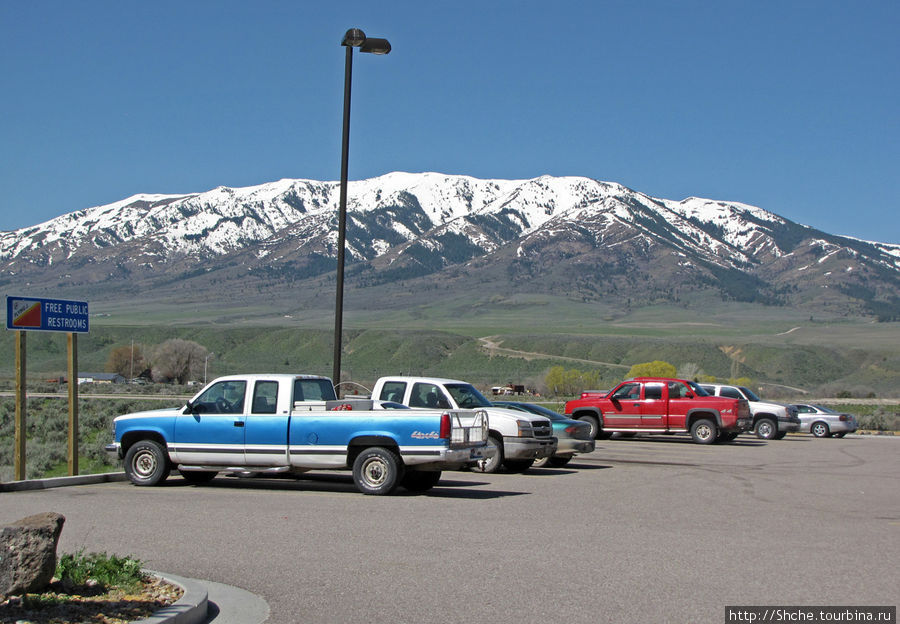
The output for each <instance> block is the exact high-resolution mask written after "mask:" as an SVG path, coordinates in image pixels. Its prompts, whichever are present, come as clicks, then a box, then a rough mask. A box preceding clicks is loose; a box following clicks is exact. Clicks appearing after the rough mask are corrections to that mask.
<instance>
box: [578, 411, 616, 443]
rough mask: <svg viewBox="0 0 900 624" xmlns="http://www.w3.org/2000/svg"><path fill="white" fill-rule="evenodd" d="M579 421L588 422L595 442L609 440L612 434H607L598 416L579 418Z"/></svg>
mask: <svg viewBox="0 0 900 624" xmlns="http://www.w3.org/2000/svg"><path fill="white" fill-rule="evenodd" d="M577 420H580V421H582V422H586V423H587V424H589V425H590V426H591V437H592V438H594V439H595V440H609V438H610V436H612V434H611V433H606V432H605V431H603V429H602V428H601V426H600V419H599V418H598V417H596V416H579V417H578V418H577Z"/></svg>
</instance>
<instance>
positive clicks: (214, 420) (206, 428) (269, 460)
mask: <svg viewBox="0 0 900 624" xmlns="http://www.w3.org/2000/svg"><path fill="white" fill-rule="evenodd" d="M373 403H374V402H373V401H371V400H369V401H354V400H344V401H338V400H334V388H333V387H332V385H331V380H330V379H328V378H327V377H314V376H309V375H285V374H269V375H230V376H227V377H220V378H219V379H216V380H214V381H212V382H210V384H209V385H208V386H206V387H205V388H204V389H203V390H201V391H200V392H199V393H198V394H197V395H196V396H195V397H194V398H192V399H191V400H190V401H188V402H187V404H186V405H185V406H184V407H178V408H174V409H171V408H170V409H163V410H153V411H149V412H139V413H136V414H126V415H124V416H119V417H118V418H116V419H115V421H114V422H115V425H114V427H115V438H114V441H113V442H112V443H111V444H108V445H106V451H107V452H108V453H110V454H111V455H113V456H114V457H117V458H119V459H122V460H124V462H125V474H126V475H127V476H128V478H129V479H130V480H131V482H132V483H134V484H135V485H157V484H159V483H162V482H163V481H164V480H165V479H166V478H167V477H168V476H169V472H170V471H171V470H172V469H173V468H177V469H178V471H179V472H180V473H181V475H182V476H183V477H184V478H185V479H186V480H188V481H190V482H192V483H203V482H206V481H209V480H210V479H213V478H215V476H216V475H217V474H218V473H219V472H232V473H237V474H239V475H245V476H246V475H262V476H265V475H271V474H296V473H302V472H305V471H308V470H348V469H352V470H353V480H354V483H355V484H356V487H357V489H358V490H359V491H360V492H362V493H363V494H376V495H382V494H390V493H391V492H393V491H394V490H395V489H396V488H397V487H404V488H406V489H407V490H410V491H414V492H423V491H426V490H428V489H430V488H431V487H433V486H434V485H436V484H437V482H438V480H439V479H440V476H441V470H456V469H459V468H462V467H464V466H468V465H472V464H474V463H475V462H477V461H481V460H484V459H485V458H486V457H487V453H488V452H490V449H488V447H487V446H486V445H485V442H486V440H487V435H488V427H487V414H486V413H485V412H484V410H474V411H473V410H455V409H448V408H438V409H433V410H412V409H392V410H386V409H373V407H374V405H373Z"/></svg>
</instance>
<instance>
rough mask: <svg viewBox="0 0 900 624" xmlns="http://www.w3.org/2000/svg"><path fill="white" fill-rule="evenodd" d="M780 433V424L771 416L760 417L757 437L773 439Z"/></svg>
mask: <svg viewBox="0 0 900 624" xmlns="http://www.w3.org/2000/svg"><path fill="white" fill-rule="evenodd" d="M777 433H778V425H776V424H775V421H774V420H772V419H771V418H760V419H759V422H757V423H756V437H757V438H759V439H760V440H773V439H774V438H775V435H776V434H777Z"/></svg>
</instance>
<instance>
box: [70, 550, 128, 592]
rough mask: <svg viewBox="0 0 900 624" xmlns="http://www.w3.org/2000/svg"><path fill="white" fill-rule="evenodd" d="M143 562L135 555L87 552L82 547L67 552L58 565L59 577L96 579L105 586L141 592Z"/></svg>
mask: <svg viewBox="0 0 900 624" xmlns="http://www.w3.org/2000/svg"><path fill="white" fill-rule="evenodd" d="M142 567H143V563H142V562H141V561H140V560H138V559H135V558H133V557H130V556H127V557H119V556H117V555H108V554H106V553H105V552H100V553H85V552H84V550H79V551H77V552H75V553H73V554H69V553H67V554H63V555H62V556H61V557H60V558H59V560H58V561H57V564H56V578H58V579H59V580H60V582H62V583H63V584H65V583H71V584H72V585H84V584H85V583H87V582H88V580H93V581H95V582H96V583H98V584H99V585H100V587H102V588H103V589H107V588H109V587H118V588H120V589H122V590H124V591H126V592H133V591H137V589H138V588H139V587H140V586H141V584H142V583H143V581H144V577H145V575H144V573H143V571H142Z"/></svg>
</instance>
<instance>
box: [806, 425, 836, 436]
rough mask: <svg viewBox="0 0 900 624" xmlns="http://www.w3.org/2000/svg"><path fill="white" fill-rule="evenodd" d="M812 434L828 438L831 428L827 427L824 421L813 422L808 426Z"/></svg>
mask: <svg viewBox="0 0 900 624" xmlns="http://www.w3.org/2000/svg"><path fill="white" fill-rule="evenodd" d="M809 430H810V431H811V432H812V434H813V435H814V436H816V437H817V438H830V437H831V429H829V428H828V425H827V424H826V423H823V422H822V421H819V422H814V423H813V424H812V427H810V428H809Z"/></svg>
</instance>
